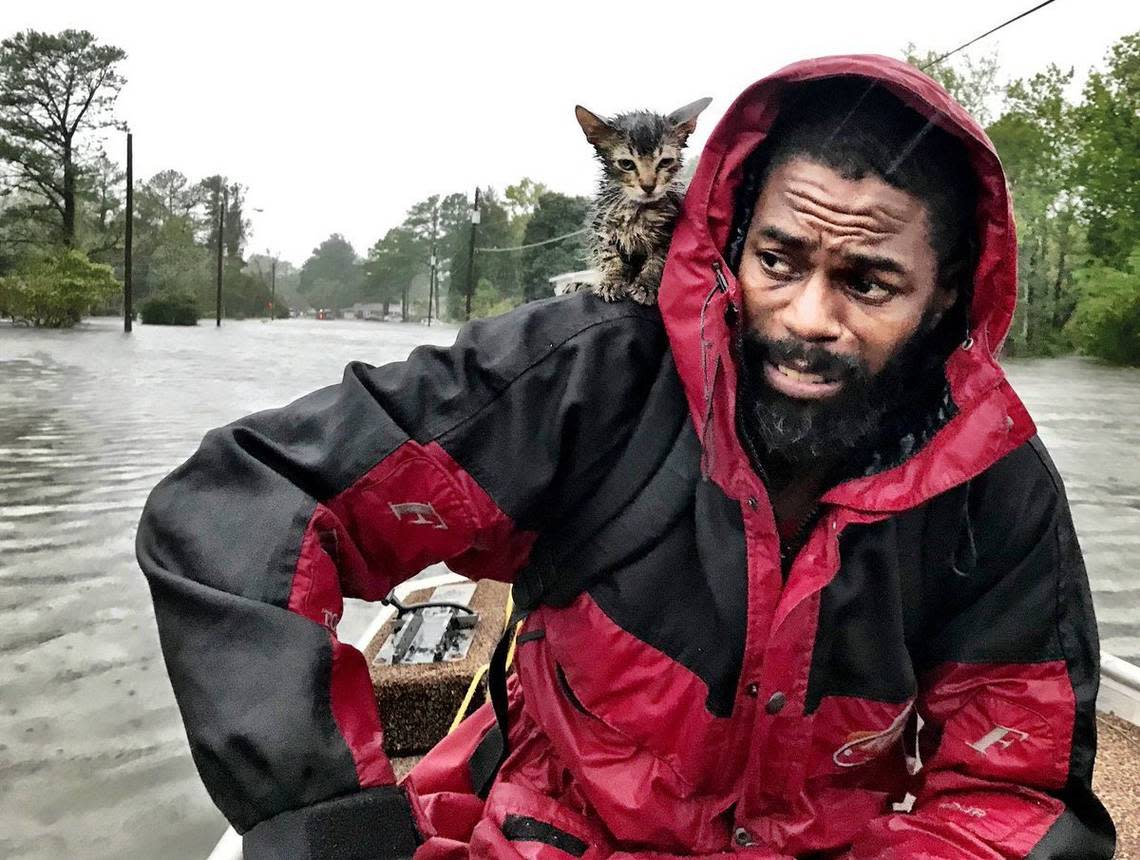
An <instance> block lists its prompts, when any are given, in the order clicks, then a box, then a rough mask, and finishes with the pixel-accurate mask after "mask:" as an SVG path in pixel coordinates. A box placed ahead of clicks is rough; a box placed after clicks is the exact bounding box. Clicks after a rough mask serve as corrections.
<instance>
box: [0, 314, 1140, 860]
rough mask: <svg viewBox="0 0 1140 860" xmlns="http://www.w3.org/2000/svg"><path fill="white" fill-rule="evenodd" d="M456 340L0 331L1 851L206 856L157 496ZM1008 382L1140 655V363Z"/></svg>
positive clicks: (344, 327)
mask: <svg viewBox="0 0 1140 860" xmlns="http://www.w3.org/2000/svg"><path fill="white" fill-rule="evenodd" d="M454 335H455V330H454V329H453V328H449V327H446V326H444V327H438V328H436V327H433V328H431V329H427V328H424V327H420V326H411V325H407V326H402V325H398V324H386V323H360V322H316V321H310V320H290V321H277V322H273V323H263V322H258V321H247V322H226V323H225V324H224V325H223V326H222V328H221V329H215V328H214V327H213V325H205V324H203V325H202V326H199V327H197V328H189V329H173V328H156V327H151V326H140V327H138V328H136V330H135V332H134V334H133V335H131V336H129V337H128V336H125V335H123V334H122V333H121V331H120V326H119V324H118V323H117V322H116V321H113V320H95V321H93V322H90V323H88V324H85V325H83V326H82V327H80V328H79V329H77V330H74V331H70V332H43V331H34V330H27V329H17V328H11V327H8V326H7V325H5V324H3V323H0V856H2V857H12V858H34V860H49V858H50V860H56V858H60V857H69V858H126V857H129V858H136V857H138V858H144V857H160V856H161V857H179V858H181V857H185V858H204V857H205V855H206V853H207V852H208V851H209V849H210V848H211V847H212V845H213V844H214V842H215V840H216V839H217V838H218V836H219V835H220V834H221V831H222V830H223V829H224V826H225V822H224V821H223V820H222V818H221V817H220V815H219V814H218V813H217V812H216V810H215V809H214V807H213V805H212V804H211V803H210V801H209V798H208V797H207V795H206V793H205V790H204V789H203V788H202V786H201V783H200V782H199V781H198V778H197V774H196V773H195V771H194V767H193V764H192V762H191V760H190V755H189V751H188V749H187V746H186V739H185V735H184V733H183V730H182V726H181V722H180V720H179V717H178V713H177V709H176V707H175V704H174V698H173V695H172V694H171V691H170V686H169V683H168V682H167V679H166V677H165V672H164V669H163V664H162V658H161V656H160V654H159V648H158V638H157V635H156V632H155V628H154V620H153V615H152V611H151V608H150V597H149V594H148V592H147V589H146V584H145V582H144V580H143V577H142V575H141V574H140V573H139V571H138V568H137V566H136V564H135V560H134V547H133V544H134V532H135V527H136V525H137V523H138V517H139V513H140V511H141V509H142V505H143V502H144V501H145V499H146V495H147V493H148V492H149V491H150V489H151V487H153V486H154V484H155V483H157V481H158V480H159V479H160V478H161V477H162V476H163V475H165V474H166V473H167V472H169V471H170V470H171V469H172V468H173V467H174V466H176V465H177V464H178V463H180V462H181V461H183V460H184V459H186V457H188V456H189V455H190V454H191V453H192V452H193V451H194V449H195V448H196V447H197V445H198V442H199V440H200V439H201V437H202V435H203V433H204V432H205V431H206V430H207V429H209V428H211V427H215V426H218V425H220V424H224V423H226V422H228V421H230V420H232V419H234V418H236V417H239V416H241V415H243V414H246V413H249V412H252V411H255V410H258V409H263V408H269V407H272V406H277V405H280V404H282V403H285V402H288V401H289V400H291V399H293V398H295V397H297V396H300V395H301V394H304V393H306V392H309V391H312V390H313V389H316V388H318V387H320V386H322V385H327V384H329V383H331V382H335V381H337V380H338V379H339V378H340V375H341V372H342V370H343V367H344V365H345V364H346V363H347V362H348V361H350V360H354V359H359V360H363V361H367V362H370V363H373V364H381V363H384V362H387V361H393V360H397V359H400V358H402V357H404V356H405V355H406V354H407V353H408V352H409V351H410V350H411V349H412V348H413V347H414V346H416V345H417V344H420V343H429V342H434V343H448V342H450V340H451V339H452V338H453V337H454ZM1008 370H1009V374H1010V377H1011V378H1012V380H1013V382H1014V386H1015V388H1017V390H1018V391H1019V393H1021V395H1022V397H1023V398H1024V399H1025V400H1026V402H1027V403H1028V405H1029V408H1030V411H1031V412H1032V413H1033V415H1034V417H1035V418H1036V420H1037V423H1038V425H1039V427H1040V428H1041V435H1042V436H1043V438H1044V439H1045V441H1046V444H1047V445H1048V446H1049V448H1050V449H1051V451H1052V453H1053V455H1054V458H1055V459H1056V461H1057V465H1058V467H1059V469H1060V471H1061V473H1062V475H1063V476H1064V477H1065V479H1066V482H1067V484H1068V490H1069V497H1070V501H1071V502H1072V505H1073V513H1074V516H1075V518H1076V521H1077V529H1078V532H1079V534H1080V537H1081V540H1082V543H1083V545H1084V548H1085V553H1086V560H1087V563H1088V567H1089V573H1090V578H1091V580H1092V583H1093V589H1094V592H1095V594H1094V597H1095V600H1096V604H1097V608H1098V612H1099V617H1100V625H1101V634H1102V638H1103V644H1104V646H1105V648H1106V650H1109V651H1112V652H1114V653H1116V654H1117V655H1118V656H1121V657H1125V658H1127V659H1131V660H1133V661H1134V662H1140V572H1138V570H1137V564H1136V561H1137V558H1138V556H1140V457H1138V456H1137V452H1140V371H1137V370H1116V369H1110V368H1104V367H1101V366H1099V365H1096V364H1094V363H1092V362H1089V361H1086V360H1083V359H1073V358H1065V359H1048V360H1029V361H1020V362H1011V363H1010V364H1009V365H1008ZM360 617H361V613H360V612H359V611H358V612H357V616H356V618H355V619H353V618H352V617H351V616H350V617H349V618H347V619H346V622H345V625H348V626H349V628H350V629H345V628H344V626H342V635H343V636H344V637H345V638H348V639H351V638H352V636H353V635H354V631H353V629H351V627H352V626H353V625H355V629H356V631H359V629H360Z"/></svg>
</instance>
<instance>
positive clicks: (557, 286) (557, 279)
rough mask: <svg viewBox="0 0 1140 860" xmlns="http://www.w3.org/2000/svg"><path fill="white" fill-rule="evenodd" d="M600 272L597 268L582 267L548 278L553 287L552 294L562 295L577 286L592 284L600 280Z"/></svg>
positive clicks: (572, 290)
mask: <svg viewBox="0 0 1140 860" xmlns="http://www.w3.org/2000/svg"><path fill="white" fill-rule="evenodd" d="M601 277H602V276H601V273H600V272H598V270H597V269H583V270H582V271H580V272H563V273H562V274H561V275H555V276H554V277H553V278H550V285H551V286H552V287H554V295H556V296H563V295H565V294H566V293H572V292H575V290H576V289H577V287H579V286H592V285H593V284H596V283H597V282H598V281H599V280H601Z"/></svg>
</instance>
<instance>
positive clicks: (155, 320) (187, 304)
mask: <svg viewBox="0 0 1140 860" xmlns="http://www.w3.org/2000/svg"><path fill="white" fill-rule="evenodd" d="M139 315H140V316H141V317H142V321H143V322H144V323H146V324H147V325H198V317H199V313H198V299H197V297H196V296H195V295H194V294H193V293H188V292H185V291H182V290H172V291H170V292H165V293H158V294H157V295H154V296H151V297H150V298H149V299H146V300H145V301H144V302H143V303H142V305H141V306H140V307H139Z"/></svg>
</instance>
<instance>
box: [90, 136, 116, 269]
mask: <svg viewBox="0 0 1140 860" xmlns="http://www.w3.org/2000/svg"><path fill="white" fill-rule="evenodd" d="M125 179H126V174H125V173H124V172H123V170H122V169H121V168H120V167H119V165H118V164H116V163H115V162H114V161H112V160H111V159H109V158H108V157H107V154H106V153H105V152H100V153H99V155H98V156H97V157H96V158H95V160H94V161H93V162H92V164H91V167H90V169H89V170H87V171H85V172H84V175H83V199H84V201H85V202H86V203H87V204H88V205H89V206H90V207H91V210H92V211H91V213H90V217H89V218H88V219H87V220H88V222H89V223H88V225H87V231H88V232H89V233H90V235H91V243H90V245H88V246H87V247H89V248H90V250H89V253H91V254H101V253H105V252H109V251H117V250H121V249H122V241H123V227H124V218H123V217H122V215H123V211H122V206H123V198H124V193H125V190H126V189H125V185H124V180H125Z"/></svg>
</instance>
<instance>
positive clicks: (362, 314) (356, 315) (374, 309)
mask: <svg viewBox="0 0 1140 860" xmlns="http://www.w3.org/2000/svg"><path fill="white" fill-rule="evenodd" d="M399 313H400V303H399V302H388V304H387V305H385V304H384V303H383V302H357V303H356V304H354V305H353V306H352V307H350V308H347V309H346V310H345V312H344V315H345V317H346V318H347V319H358V320H383V319H384V318H385V317H386V316H387V317H391V316H392V315H393V314H395V315H399Z"/></svg>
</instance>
